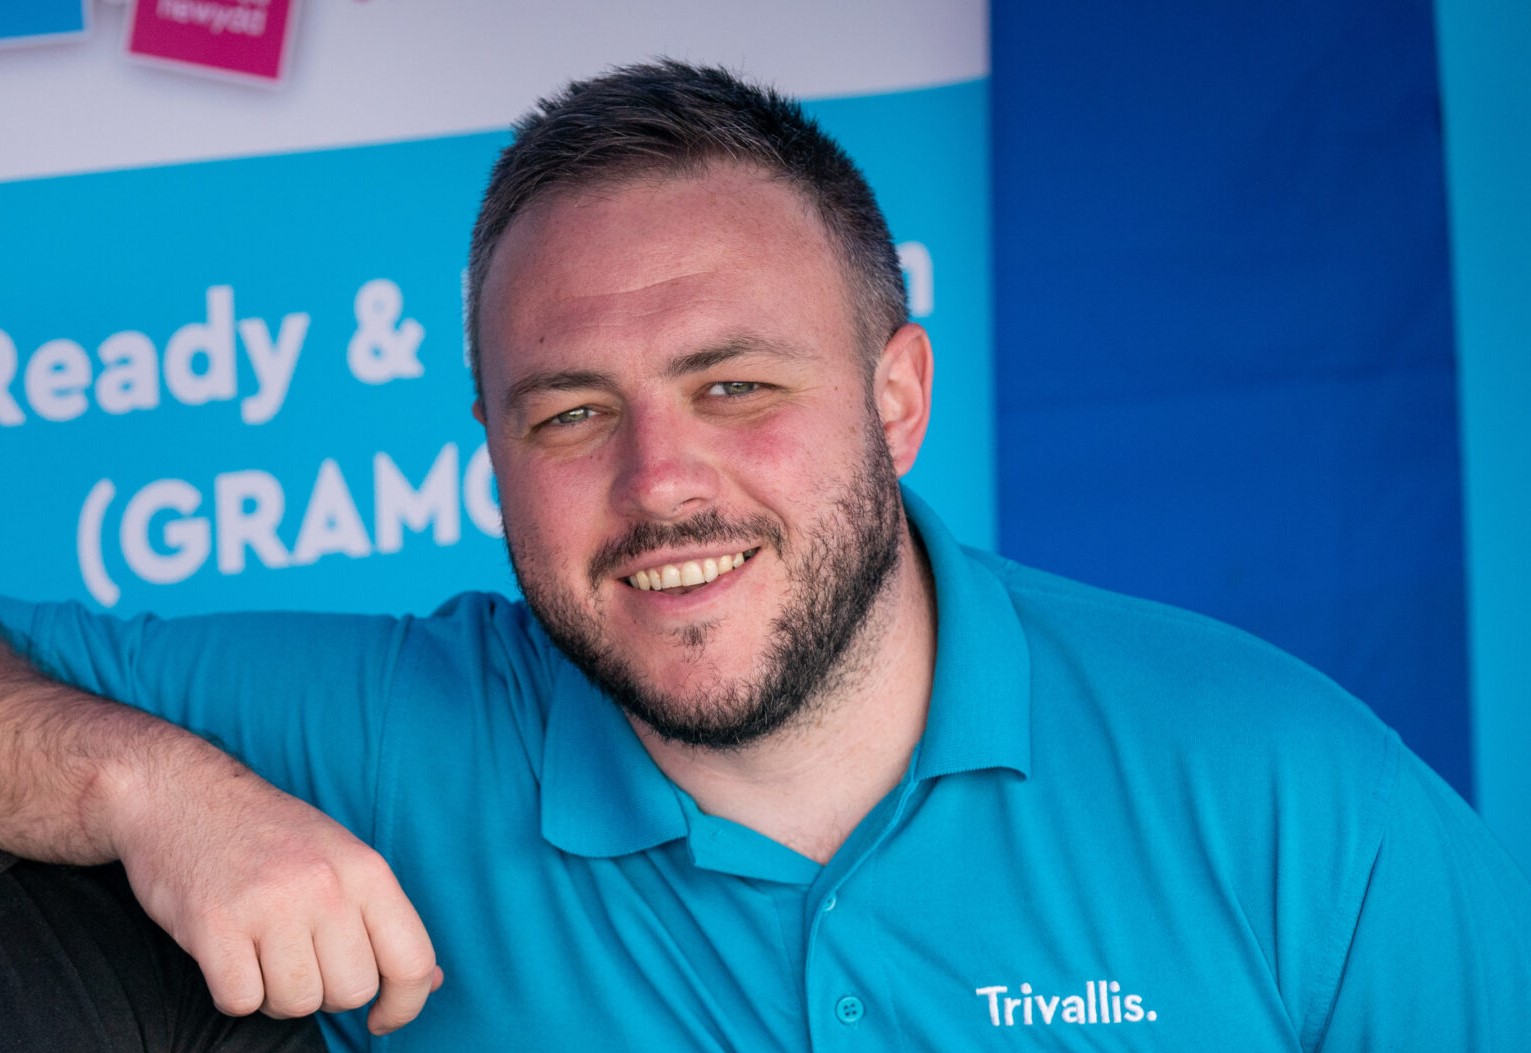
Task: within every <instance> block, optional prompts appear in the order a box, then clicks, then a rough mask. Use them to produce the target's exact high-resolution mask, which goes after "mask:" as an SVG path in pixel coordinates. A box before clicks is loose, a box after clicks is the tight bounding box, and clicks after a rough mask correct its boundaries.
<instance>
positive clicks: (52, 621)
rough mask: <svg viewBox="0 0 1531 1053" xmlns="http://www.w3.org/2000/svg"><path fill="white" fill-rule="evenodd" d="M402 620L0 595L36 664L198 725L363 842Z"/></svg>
mask: <svg viewBox="0 0 1531 1053" xmlns="http://www.w3.org/2000/svg"><path fill="white" fill-rule="evenodd" d="M407 626H408V619H393V618H385V617H369V616H345V615H332V614H306V613H304V614H298V613H289V614H284V613H269V612H265V613H253V614H238V615H209V616H200V617H193V618H180V619H160V618H156V617H153V616H150V615H143V616H139V617H136V618H132V619H127V620H123V619H117V618H111V617H107V616H103V615H99V614H95V613H93V612H91V611H89V610H87V609H86V608H84V607H82V606H80V605H78V604H73V603H66V604H39V605H32V604H24V603H19V602H17V601H9V600H7V601H4V602H3V603H0V628H3V630H4V632H5V634H6V637H7V639H8V640H9V642H10V643H11V645H12V646H13V647H14V648H15V649H16V650H17V651H18V652H19V653H21V654H23V655H24V656H26V657H27V658H29V659H30V660H31V661H32V662H33V663H34V664H35V665H36V666H37V667H38V668H39V669H41V670H42V671H43V672H44V673H46V674H48V675H50V676H52V677H55V678H56V679H59V680H62V681H64V682H66V683H70V684H73V685H75V686H77V687H80V688H83V689H84V690H87V691H91V692H93V693H95V694H98V695H101V696H103V697H106V698H111V699H115V700H117V701H120V702H126V703H128V704H130V705H134V706H137V707H139V708H142V709H145V710H147V711H149V712H152V713H155V714H157V715H159V716H161V717H164V718H165V719H167V720H170V721H173V722H174V723H176V724H179V725H181V726H182V727H185V728H188V729H190V730H192V731H194V732H196V733H197V734H200V735H203V736H205V737H207V738H208V739H210V740H212V741H213V742H215V743H217V744H218V745H219V746H221V747H223V748H224V749H227V750H229V751H230V752H231V753H233V754H234V755H235V756H237V757H239V758H240V759H241V760H243V761H244V762H245V763H246V764H248V765H250V767H251V768H253V769H254V770H255V771H256V772H257V773H259V774H260V775H261V776H262V777H264V778H265V779H267V780H269V781H270V782H272V783H274V784H275V785H277V786H279V787H281V788H282V789H284V790H287V791H288V792H290V793H292V794H294V795H296V796H298V797H301V798H303V799H305V800H308V801H310V802H312V803H313V804H315V805H316V806H318V807H319V808H321V809H323V810H324V811H325V812H328V813H329V814H330V815H332V816H334V817H335V818H336V819H338V820H340V821H341V822H342V823H344V824H345V825H346V826H348V827H350V828H351V829H352V830H353V831H354V832H355V833H357V834H358V835H359V836H361V837H362V838H363V839H365V840H369V841H371V840H372V839H373V838H372V834H373V830H372V823H373V809H374V803H375V799H376V784H377V773H378V764H379V758H378V752H379V749H380V743H381V741H382V737H383V731H384V724H385V722H386V719H387V710H388V704H389V695H390V688H391V682H392V674H393V670H394V667H395V664H396V662H397V655H398V652H399V649H400V646H401V641H402V640H403V639H404V637H405V635H406V634H407V632H408V628H407Z"/></svg>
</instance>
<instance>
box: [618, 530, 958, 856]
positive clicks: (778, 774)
mask: <svg viewBox="0 0 1531 1053" xmlns="http://www.w3.org/2000/svg"><path fill="white" fill-rule="evenodd" d="M901 547H902V551H901V553H900V555H901V558H900V560H899V565H898V569H897V570H896V571H895V572H894V576H893V579H892V580H891V581H890V582H889V584H888V587H887V588H886V589H885V590H884V594H883V595H882V596H881V597H880V598H879V600H878V602H877V605H876V607H875V608H874V610H873V611H872V613H871V615H870V616H869V617H868V620H867V624H866V625H865V626H863V629H862V631H861V633H860V634H859V635H858V637H857V640H856V642H855V643H854V644H853V645H852V647H851V649H850V651H849V652H847V654H846V655H845V658H844V660H843V662H842V666H841V673H842V675H840V676H837V677H836V678H835V680H834V686H833V688H832V690H831V691H830V693H829V694H828V695H827V696H826V697H824V698H822V699H820V700H819V704H816V705H814V706H813V707H811V709H810V711H809V712H807V713H806V714H805V715H804V716H803V717H802V718H801V719H800V720H797V721H794V722H792V723H791V724H789V725H787V726H785V727H783V728H781V729H780V730H779V731H776V732H774V733H773V734H771V735H768V736H766V737H765V738H763V739H761V740H760V741H758V742H755V743H752V744H751V745H749V746H747V747H745V748H742V749H738V750H715V749H707V748H704V747H696V746H688V745H685V744H683V743H676V742H673V741H670V740H668V739H664V738H661V737H660V736H659V735H657V734H655V733H654V732H653V731H652V730H651V729H649V728H648V727H647V726H646V725H644V724H642V723H640V722H637V721H634V723H633V726H634V729H635V730H636V731H637V733H638V737H639V738H640V739H641V740H642V742H643V745H644V747H645V748H646V749H647V750H648V752H649V754H650V756H652V757H653V758H654V761H655V763H657V764H658V765H659V767H660V769H661V770H663V771H664V773H665V774H666V775H668V776H669V777H670V778H671V779H672V780H674V782H675V783H676V784H677V785H678V786H680V787H681V788H682V789H684V790H685V791H686V792H687V793H689V794H691V796H692V797H693V798H694V799H695V800H696V802H697V804H698V806H699V807H701V809H702V810H703V811H704V812H707V813H708V814H710V815H715V816H719V817H722V818H725V819H731V820H733V821H734V822H737V823H740V824H742V825H744V826H748V827H750V828H751V829H753V830H756V831H758V832H760V833H762V834H765V835H766V836H767V837H770V838H772V839H773V840H775V841H778V842H780V843H782V844H784V845H786V846H787V847H788V848H791V849H793V850H795V851H797V852H799V853H801V854H802V855H805V856H807V857H809V858H810V859H813V860H816V861H817V862H820V863H824V862H827V861H828V860H829V858H830V857H831V856H833V855H834V853H835V852H836V851H837V850H838V849H839V847H840V845H841V844H843V843H844V842H845V839H846V838H847V837H849V836H850V833H851V831H852V830H854V829H855V827H856V824H857V823H859V822H860V821H861V820H862V819H863V818H865V817H866V815H867V813H868V812H870V811H871V810H872V808H873V807H875V806H876V804H877V802H878V801H880V800H882V798H883V797H884V796H885V795H886V794H887V793H888V791H889V790H891V789H892V788H893V787H894V786H896V785H897V784H898V782H899V780H900V779H901V778H903V775H904V772H905V770H906V769H907V767H908V764H909V758H910V756H911V755H912V754H913V752H914V747H915V745H916V744H917V743H918V742H919V740H920V736H921V735H922V734H923V733H924V731H925V716H926V711H927V709H928V707H929V704H930V689H931V682H932V678H933V676H934V673H935V649H936V610H935V586H934V583H933V580H932V578H931V575H930V568H929V564H928V563H927V561H926V559H925V555H924V552H923V551H922V550H921V548H920V546H919V545H918V544H917V543H916V542H915V540H914V538H913V536H912V535H911V534H910V532H909V530H908V528H907V527H906V528H905V530H904V537H903V541H902V544H901Z"/></svg>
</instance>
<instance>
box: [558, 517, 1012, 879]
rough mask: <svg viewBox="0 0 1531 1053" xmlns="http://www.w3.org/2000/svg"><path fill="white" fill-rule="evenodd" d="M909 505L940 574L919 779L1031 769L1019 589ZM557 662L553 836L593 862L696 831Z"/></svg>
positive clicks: (580, 679) (589, 691)
mask: <svg viewBox="0 0 1531 1053" xmlns="http://www.w3.org/2000/svg"><path fill="white" fill-rule="evenodd" d="M904 507H905V509H906V510H907V511H908V514H909V519H910V522H911V524H912V525H913V526H914V529H915V532H916V534H917V535H918V537H919V539H920V540H921V542H923V544H924V547H925V553H926V556H927V558H929V560H930V565H931V571H932V573H933V575H934V577H935V581H936V617H937V632H936V673H935V685H934V689H933V690H932V692H931V698H930V713H929V716H928V718H927V720H926V727H925V736H924V739H923V740H922V745H921V747H920V749H919V751H918V754H917V757H916V760H915V771H914V773H913V774H914V780H915V781H919V780H923V779H929V778H934V777H936V776H940V775H952V774H956V773H958V772H967V771H978V770H981V769H986V768H1009V769H1012V770H1015V771H1017V772H1020V773H1022V774H1025V772H1026V770H1027V769H1028V767H1029V766H1030V755H1031V754H1030V749H1031V747H1030V741H1031V740H1030V731H1029V725H1030V717H1029V712H1030V707H1029V697H1030V696H1029V691H1030V662H1029V657H1028V650H1027V647H1026V637H1025V633H1024V632H1023V631H1022V629H1021V624H1020V620H1019V618H1018V617H1017V616H1016V613H1015V608H1014V605H1013V604H1012V603H1011V601H1010V596H1009V594H1008V593H1007V592H1006V590H1005V588H1004V586H1003V584H1002V583H1001V582H1000V581H999V579H998V578H997V577H995V575H994V574H993V573H992V572H991V571H989V570H988V569H987V568H986V567H984V566H983V565H982V564H980V563H979V562H977V561H976V560H975V559H974V558H973V556H971V555H970V554H968V553H967V552H965V551H964V550H963V548H962V546H960V545H959V544H958V543H957V541H956V539H955V538H954V537H952V535H951V533H950V532H949V531H948V530H947V529H946V526H945V525H944V524H943V523H942V522H941V520H940V518H939V517H938V516H937V515H936V514H935V512H934V511H932V510H931V508H930V507H929V506H928V505H926V504H925V502H923V501H922V500H920V499H919V498H918V497H916V496H915V495H914V494H913V493H912V492H910V491H909V490H908V489H907V488H906V489H905V490H904ZM536 631H537V632H538V633H539V634H540V632H541V630H540V628H539V629H538V630H536ZM544 642H545V646H546V647H547V648H549V649H550V650H551V649H552V648H553V644H552V643H551V642H550V641H546V639H545V638H544ZM551 666H552V669H553V670H554V672H553V677H552V684H551V685H550V690H549V706H548V708H549V712H548V722H547V735H546V739H545V740H544V750H543V757H542V834H543V837H544V838H546V840H547V841H548V842H549V843H550V844H552V845H554V846H555V847H557V848H559V849H561V850H563V851H566V852H572V853H575V854H577V855H582V856H592V857H601V856H620V855H626V854H628V853H630V852H638V851H642V850H644V849H648V848H653V847H655V846H656V845H660V844H663V843H664V842H666V841H673V840H677V839H679V838H683V837H686V836H687V834H688V832H689V831H690V827H691V823H690V821H689V820H688V818H687V812H686V808H685V805H684V803H683V802H684V797H683V795H682V793H681V791H680V790H679V789H678V788H677V787H676V786H675V785H674V784H673V783H671V782H670V780H669V778H668V777H666V776H665V774H664V773H663V772H661V771H660V770H659V767H658V765H656V764H655V763H654V761H653V759H652V758H651V757H650V756H649V755H648V752H647V751H646V750H645V749H644V748H643V744H642V743H641V742H640V741H639V739H638V736H637V735H636V734H635V733H634V732H633V729H632V726H631V725H629V724H628V722H627V718H626V717H625V716H623V715H622V713H621V711H620V710H619V709H618V707H617V706H616V705H615V704H614V703H612V702H611V700H610V699H608V698H606V696H605V695H603V694H602V693H601V692H599V691H597V690H596V689H595V688H594V687H593V686H592V685H591V684H590V683H589V681H587V680H586V679H585V677H584V676H583V675H582V674H581V673H580V672H579V671H578V670H576V669H575V668H574V667H573V666H572V665H570V664H569V662H568V661H567V660H564V659H563V658H562V656H561V655H559V656H558V660H556V661H554V662H552V663H551Z"/></svg>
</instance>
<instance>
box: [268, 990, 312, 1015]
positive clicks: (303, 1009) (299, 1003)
mask: <svg viewBox="0 0 1531 1053" xmlns="http://www.w3.org/2000/svg"><path fill="white" fill-rule="evenodd" d="M323 1005H324V993H323V992H322V991H320V990H318V989H314V990H312V991H307V990H305V991H301V992H297V993H294V994H291V995H288V996H287V997H286V998H284V999H283V1000H282V1001H281V1003H280V1004H279V1005H278V1006H275V1007H274V1008H276V1009H278V1010H279V1013H278V1012H273V1013H272V1014H271V1015H272V1016H277V1015H281V1016H283V1017H295V1016H309V1015H311V1014H313V1013H317V1012H318V1011H319V1010H320V1008H321V1007H322V1006H323Z"/></svg>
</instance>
